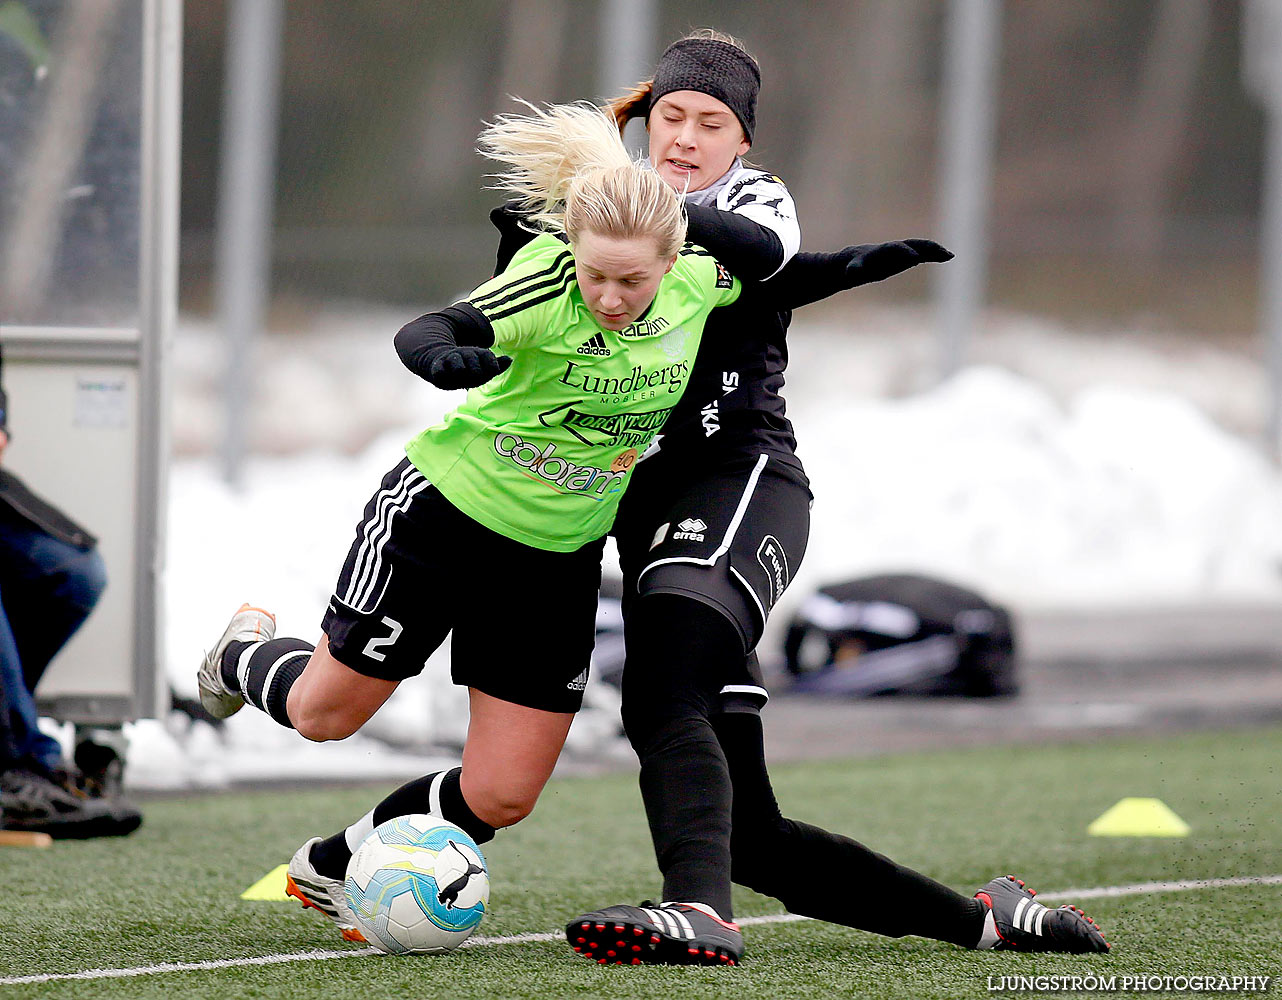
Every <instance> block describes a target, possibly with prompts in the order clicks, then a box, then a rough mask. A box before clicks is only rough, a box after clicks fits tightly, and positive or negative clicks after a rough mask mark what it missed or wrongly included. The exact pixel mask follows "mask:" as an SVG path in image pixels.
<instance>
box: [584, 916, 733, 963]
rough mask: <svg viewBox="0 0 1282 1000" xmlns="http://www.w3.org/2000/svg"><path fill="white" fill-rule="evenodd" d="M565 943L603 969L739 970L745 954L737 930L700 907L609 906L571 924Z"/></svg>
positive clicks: (731, 924) (726, 921)
mask: <svg viewBox="0 0 1282 1000" xmlns="http://www.w3.org/2000/svg"><path fill="white" fill-rule="evenodd" d="M565 938H566V940H567V941H569V942H570V947H571V948H573V949H574V950H575V951H577V952H579V953H580V954H581V955H583V956H584V957H585V958H591V959H593V960H595V961H596V962H598V963H600V964H601V965H641V964H643V963H644V964H647V965H736V964H738V962H739V959H740V957H741V956H742V955H743V935H742V934H740V933H739V925H738V924H736V923H734V922H733V921H729V920H722V919H721V918H720V917H718V916H717V915H716V914H715V912H713V910H712V907H710V906H704V905H703V904H701V903H660V904H659V905H658V906H655V905H654V904H653V903H651V902H645V903H642V904H641V905H640V906H628V905H626V904H625V905H621V906H607V907H606V908H605V909H604V910H593V911H592V912H591V913H585V914H583V916H581V917H579V918H578V919H577V920H573V921H571V922H570V923H569V924H568V925H567V926H566V928H565Z"/></svg>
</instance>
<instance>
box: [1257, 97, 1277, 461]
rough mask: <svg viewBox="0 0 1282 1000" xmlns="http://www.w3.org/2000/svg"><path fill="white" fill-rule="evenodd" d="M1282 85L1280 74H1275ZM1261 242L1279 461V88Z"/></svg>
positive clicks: (1273, 440) (1272, 428)
mask: <svg viewBox="0 0 1282 1000" xmlns="http://www.w3.org/2000/svg"><path fill="white" fill-rule="evenodd" d="M1278 77H1279V81H1282V74H1278ZM1267 128H1268V136H1267V138H1266V141H1265V161H1264V192H1263V200H1264V204H1263V206H1262V212H1261V216H1262V218H1261V230H1262V231H1261V239H1260V299H1261V305H1260V316H1261V320H1262V322H1263V327H1264V328H1263V331H1262V334H1263V337H1264V341H1265V351H1266V353H1267V356H1268V366H1269V388H1270V396H1269V424H1268V427H1267V428H1266V429H1265V430H1266V434H1267V435H1268V446H1269V449H1270V450H1271V452H1272V454H1273V456H1274V458H1282V86H1279V92H1278V93H1277V94H1276V95H1275V103H1273V104H1272V105H1271V106H1270V108H1269V113H1268V126H1267Z"/></svg>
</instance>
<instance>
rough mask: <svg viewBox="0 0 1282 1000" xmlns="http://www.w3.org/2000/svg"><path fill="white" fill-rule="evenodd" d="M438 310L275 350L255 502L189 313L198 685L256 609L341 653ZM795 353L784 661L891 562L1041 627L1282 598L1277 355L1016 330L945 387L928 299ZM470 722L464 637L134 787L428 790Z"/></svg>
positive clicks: (184, 510) (342, 327)
mask: <svg viewBox="0 0 1282 1000" xmlns="http://www.w3.org/2000/svg"><path fill="white" fill-rule="evenodd" d="M411 313H412V310H406V311H403V312H402V311H397V312H389V311H387V310H380V309H352V310H349V311H346V312H334V313H330V314H327V315H325V316H324V317H321V318H320V319H319V320H317V322H316V324H315V328H314V329H312V330H311V331H309V332H308V333H307V334H305V335H304V334H289V335H275V336H270V337H267V338H265V340H264V342H263V343H262V344H261V345H259V349H258V353H257V361H258V363H257V366H256V367H257V371H258V373H259V377H258V383H257V385H256V387H255V402H254V407H253V417H252V433H253V435H254V446H255V449H256V451H255V454H254V456H253V457H252V458H251V459H250V461H249V462H248V464H247V466H246V469H245V476H244V480H243V487H242V488H241V489H239V490H233V489H231V488H229V487H228V486H227V485H226V484H225V483H224V482H223V481H222V479H221V477H220V474H219V470H218V467H217V463H216V461H215V460H214V458H213V457H212V454H211V452H213V451H214V450H216V448H217V444H218V439H217V427H218V424H219V416H220V410H219V405H220V404H219V401H218V398H217V381H216V375H217V372H218V370H219V355H218V344H217V341H216V338H215V337H214V334H213V331H212V329H211V328H210V327H209V325H208V324H204V323H199V322H195V321H192V320H185V321H184V323H183V324H182V329H181V331H180V335H179V337H178V338H177V342H176V344H175V372H176V375H175V387H174V422H173V438H174V446H175V453H176V455H178V456H180V457H178V458H176V459H175V461H174V463H173V465H172V466H171V469H170V479H169V501H170V514H169V523H168V530H169V536H168V559H167V570H166V576H165V579H166V584H165V598H166V603H167V618H166V623H167V627H166V634H165V646H164V649H165V655H166V658H167V664H168V670H169V673H170V676H171V678H172V682H173V684H174V687H175V688H176V689H177V690H178V691H179V692H180V693H183V694H188V695H191V694H194V686H195V683H194V667H195V665H196V663H197V662H198V660H199V657H200V655H201V653H202V651H203V649H204V647H205V646H206V645H208V644H210V643H212V642H213V640H214V639H215V638H216V637H217V636H218V634H219V633H220V632H221V630H222V628H223V626H224V624H225V623H226V620H227V618H228V616H229V615H230V614H231V612H232V611H233V610H234V609H235V608H236V607H237V606H238V605H239V604H240V603H241V602H242V601H245V600H248V601H251V602H255V603H260V604H262V605H263V606H265V607H268V608H271V609H273V610H274V611H275V612H276V613H277V615H278V618H279V622H280V631H281V634H295V635H301V636H303V637H306V638H314V637H315V635H316V633H317V631H318V629H319V622H320V616H321V613H322V611H323V609H324V606H325V602H326V600H327V598H328V596H329V593H330V590H331V588H332V586H333V583H334V580H335V577H336V575H337V571H338V568H339V566H340V564H341V562H342V559H343V556H344V554H345V552H346V549H347V546H348V545H349V543H350V541H351V538H352V534H353V530H354V527H355V524H356V521H357V519H358V517H359V515H360V512H361V509H362V507H363V506H364V503H365V501H366V500H367V499H368V497H369V495H370V494H371V493H372V492H373V490H374V489H375V487H376V486H377V484H378V482H379V479H380V478H381V476H382V475H383V473H384V472H385V471H386V470H387V469H389V468H390V467H391V466H392V465H393V464H395V462H397V461H398V460H399V458H400V456H401V448H402V446H403V444H404V442H405V441H406V440H408V438H409V437H410V436H411V435H412V434H414V433H415V432H417V430H418V429H420V428H421V427H423V426H425V425H426V424H428V423H429V422H431V421H432V420H434V419H435V418H436V417H437V416H439V415H440V414H441V413H443V412H444V411H445V410H446V409H447V408H448V407H450V406H452V405H454V402H455V400H456V398H457V394H447V393H442V392H439V391H437V390H435V389H433V388H432V387H430V386H427V385H424V384H422V383H420V382H418V381H417V380H415V379H414V378H413V377H412V376H410V375H408V373H406V372H405V371H404V370H403V369H402V368H401V367H400V365H399V362H398V361H397V359H396V356H395V353H394V352H393V350H392V348H391V343H390V338H391V335H392V333H394V332H395V330H396V329H397V328H398V327H399V325H400V323H402V322H404V319H405V318H406V317H407V316H409V315H411ZM791 351H792V364H791V367H790V372H789V386H788V390H787V397H788V400H789V408H790V415H791V416H792V419H793V422H794V424H795V426H796V428H797V433H798V437H799V440H800V442H801V449H800V453H801V457H802V459H803V460H804V461H805V463H806V467H807V469H808V470H809V473H810V476H811V478H812V481H813V486H814V492H815V495H816V500H815V504H814V509H813V522H812V536H811V545H810V550H809V552H808V554H807V557H806V561H805V563H804V564H803V566H802V567H801V568H800V570H799V571H798V572H796V573H795V582H794V585H793V587H792V589H791V590H790V591H789V593H788V594H787V595H785V599H784V601H783V602H782V603H781V607H780V610H779V611H778V612H777V614H776V616H775V629H774V630H773V631H772V632H771V633H770V634H768V635H767V638H766V640H765V643H764V645H765V646H766V647H771V646H772V644H776V643H777V640H778V626H779V625H780V624H781V623H782V622H783V621H785V620H786V618H787V616H788V613H789V611H790V609H791V607H792V606H793V605H795V603H796V601H798V600H799V599H800V598H801V597H803V596H805V594H807V593H809V592H810V591H811V590H813V589H814V587H816V586H818V585H820V584H821V583H824V582H828V581H832V580H837V579H842V578H845V577H849V576H854V575H860V574H863V573H870V572H879V571H891V570H900V571H919V572H927V573H935V574H939V575H942V576H945V577H947V578H950V579H953V580H955V581H956V582H958V583H962V584H967V585H970V586H973V587H975V588H976V589H978V590H980V591H981V592H983V593H985V594H986V595H987V596H989V597H991V598H993V599H996V600H999V601H1002V602H1005V603H1007V604H1009V605H1010V606H1012V607H1014V608H1016V609H1023V610H1030V609H1057V608H1064V607H1073V608H1086V609H1090V608H1100V609H1101V610H1103V609H1113V610H1115V609H1117V608H1119V607H1122V608H1124V607H1146V606H1153V605H1180V604H1191V603H1202V602H1234V601H1240V600H1251V601H1268V602H1272V601H1277V602H1279V605H1280V606H1282V474H1280V473H1279V469H1278V467H1277V466H1276V465H1275V464H1273V463H1271V462H1270V461H1269V460H1268V459H1267V458H1266V457H1265V455H1264V454H1263V452H1262V451H1261V450H1260V449H1259V448H1258V447H1257V446H1256V445H1254V444H1252V443H1249V442H1250V441H1252V440H1258V439H1259V436H1260V434H1261V432H1262V428H1263V423H1264V417H1263V414H1264V412H1265V411H1266V402H1267V382H1266V378H1265V374H1264V371H1263V368H1262V366H1261V365H1259V364H1258V363H1256V362H1254V361H1252V360H1251V359H1249V358H1246V357H1243V356H1241V355H1238V354H1234V353H1231V352H1228V351H1224V350H1217V349H1215V348H1214V347H1213V346H1211V345H1207V344H1202V343H1194V342H1191V341H1190V340H1189V339H1188V338H1173V337H1166V338H1163V337H1158V336H1155V335H1143V334H1135V333H1120V332H1109V331H1101V332H1096V333H1083V332H1074V333H1069V332H1066V331H1063V330H1059V329H1056V328H1055V327H1054V326H1053V325H1050V324H1048V323H1045V322H1041V321H1035V320H1030V319H1027V318H1021V317H1001V316H998V317H993V318H991V319H990V321H989V326H988V329H987V330H986V332H985V335H984V336H983V337H982V338H981V339H980V340H979V341H978V342H977V343H976V345H975V348H974V351H973V352H972V357H974V358H975V359H976V360H977V362H978V363H977V364H975V365H974V366H972V367H969V368H966V369H964V370H963V371H962V372H961V373H959V374H958V375H957V376H955V377H954V378H952V379H950V380H948V381H947V382H944V383H943V384H938V385H933V386H932V385H929V384H928V379H927V377H926V376H925V374H924V373H927V372H929V370H930V365H931V358H932V340H931V333H930V330H929V316H928V314H926V313H924V312H916V311H911V310H880V311H874V312H863V313H859V314H856V315H855V317H854V321H853V322H852V323H849V324H844V323H843V324H841V325H839V324H838V323H837V322H836V321H835V320H833V319H831V318H829V319H826V320H824V321H822V322H817V323H812V324H809V325H807V324H806V323H805V322H804V317H799V320H798V323H797V324H796V325H794V329H793V335H792V337H791ZM1226 428H1231V430H1229V429H1226ZM765 655H766V656H767V657H769V656H770V655H771V649H770V648H766V649H765ZM590 700H591V702H592V703H593V705H594V707H593V708H592V709H591V710H589V711H587V712H585V713H583V715H582V716H581V717H580V719H579V720H578V721H577V722H576V724H575V727H574V730H573V731H572V734H571V749H572V750H576V751H577V752H579V753H580V754H581V755H585V756H592V755H607V756H610V757H612V758H613V757H616V756H623V757H626V754H627V751H626V749H624V748H621V746H620V744H619V740H618V737H617V710H616V709H617V706H616V703H615V699H614V694H613V691H612V689H609V688H607V687H606V686H605V685H600V684H597V685H593V686H592V687H591V688H590ZM465 727H466V704H465V699H464V696H463V693H462V692H461V691H459V690H458V689H456V688H454V687H452V686H451V685H450V683H449V680H448V648H446V649H443V650H441V651H439V652H438V653H437V655H435V656H434V657H433V658H432V660H431V661H430V662H429V664H428V667H427V669H426V670H425V672H424V676H423V677H422V678H420V679H417V680H414V681H411V682H408V683H406V684H403V685H402V686H401V689H400V690H399V691H398V692H397V694H396V695H395V696H394V697H393V699H392V700H391V701H390V702H389V703H388V705H387V706H385V708H384V709H383V710H382V711H381V712H380V713H379V715H378V716H376V717H375V719H374V720H373V721H372V722H371V723H370V725H369V726H368V727H367V729H366V733H363V734H361V735H360V736H358V737H357V738H355V739H354V740H349V741H345V742H344V743H342V744H337V745H327V746H319V747H318V746H310V745H306V744H303V743H302V741H301V740H299V738H298V737H297V736H295V735H294V734H292V733H288V732H285V731H283V730H280V729H279V728H278V727H276V726H275V725H274V724H273V723H271V722H270V721H269V720H267V719H266V718H265V717H263V716H262V715H260V714H259V713H257V712H253V711H247V712H242V713H241V714H240V715H238V716H236V717H234V718H233V719H232V720H230V722H229V724H228V725H227V727H226V728H225V730H224V733H223V736H222V737H221V738H219V737H216V736H215V735H214V734H213V733H212V731H210V732H206V731H205V730H206V729H207V727H205V726H203V724H200V725H197V726H195V727H191V728H190V729H189V728H188V727H187V726H186V724H185V723H184V722H182V721H181V720H177V719H173V720H170V722H169V723H168V725H167V726H162V725H160V724H154V723H140V724H138V725H137V726H135V727H134V732H133V736H132V739H133V743H134V745H135V750H134V751H133V752H131V754H130V757H131V765H130V777H131V783H132V784H134V785H143V786H157V785H159V786H165V785H175V784H179V785H181V784H192V783H197V784H218V783H220V782H223V781H226V780H244V779H250V778H254V777H260V776H261V777H265V776H267V775H268V774H270V773H280V772H281V771H282V770H284V771H285V772H286V773H290V774H295V775H303V776H321V775H328V776H340V775H341V776H367V777H380V776H394V775H400V774H414V773H419V772H420V771H422V770H428V769H430V765H431V764H432V763H433V762H434V761H435V760H436V759H437V758H436V757H433V756H432V754H433V753H439V750H433V749H432V747H433V746H435V747H437V748H439V747H440V746H442V745H444V746H447V747H448V746H457V745H458V744H460V743H461V741H462V737H463V734H464V732H465ZM389 746H394V747H399V748H401V749H398V750H391V749H389ZM229 751H230V752H229ZM425 754H426V755H427V756H425ZM146 760H152V761H155V760H163V761H165V762H166V763H165V764H164V765H155V766H151V768H150V770H148V765H147V764H144V763H142V762H143V761H146Z"/></svg>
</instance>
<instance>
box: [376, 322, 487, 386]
mask: <svg viewBox="0 0 1282 1000" xmlns="http://www.w3.org/2000/svg"><path fill="white" fill-rule="evenodd" d="M493 344H494V329H493V327H491V326H490V321H489V320H487V319H486V318H485V317H484V316H483V315H481V313H480V312H479V311H477V310H476V309H475V308H474V307H472V306H471V305H469V304H468V303H466V302H460V303H457V304H456V305H452V306H449V307H448V308H445V309H442V310H440V311H439V312H433V313H428V314H427V315H425V316H420V317H419V318H418V319H416V320H412V321H410V322H409V323H406V324H405V325H404V326H403V327H401V329H400V332H399V333H397V334H396V353H397V354H398V355H400V358H401V362H402V363H403V364H404V365H405V367H406V368H408V369H409V370H410V371H412V372H413V373H414V374H415V375H417V376H418V377H419V378H421V379H423V380H425V381H427V382H431V383H432V385H434V386H436V387H437V388H438V389H470V388H472V387H473V386H477V385H483V384H484V383H486V382H488V381H489V380H490V379H492V378H494V376H496V375H500V374H502V373H503V372H505V371H507V369H508V366H509V365H511V364H512V359H511V358H509V357H504V356H502V355H496V354H495V353H494V352H493V351H491V350H490V347H491V346H492V345H493Z"/></svg>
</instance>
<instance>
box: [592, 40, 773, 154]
mask: <svg viewBox="0 0 1282 1000" xmlns="http://www.w3.org/2000/svg"><path fill="white" fill-rule="evenodd" d="M694 39H698V40H701V41H705V42H724V43H725V44H726V45H733V46H734V47H735V48H736V49H742V50H743V52H744V53H745V54H746V55H748V56H749V57H750V58H752V59H753V60H754V61H755V59H756V57H755V56H753V55H752V53H751V52H749V51H748V46H746V45H744V44H743V42H741V41H739V39H737V38H735V37H734V35H727V34H726V33H725V32H724V31H718V30H717V29H716V28H695V29H694V31H692V32H690V34H688V35H686V36H685V37H683V38H678V39H677V42H687V41H691V40H694ZM672 44H673V45H675V44H676V42H673V43H672ZM653 96H654V79H653V78H651V79H649V80H642V81H640V82H639V83H634V84H633V85H632V86H631V87H629V88H628V89H627V90H625V91H624V92H623V93H622V94H620V95H619V96H618V97H616V98H614V100H612V101H608V102H607V103H606V105H605V110H606V111H607V112H609V114H610V116H611V117H613V118H614V123H615V125H616V126H617V127H618V129H619V131H620V132H622V131H623V127H624V126H625V125H627V124H628V122H630V121H632V119H633V118H642V119H644V118H647V117H648V116H649V114H650V98H651V97H653Z"/></svg>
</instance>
